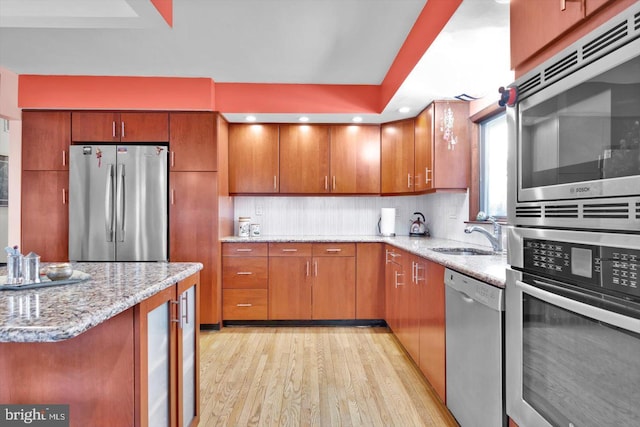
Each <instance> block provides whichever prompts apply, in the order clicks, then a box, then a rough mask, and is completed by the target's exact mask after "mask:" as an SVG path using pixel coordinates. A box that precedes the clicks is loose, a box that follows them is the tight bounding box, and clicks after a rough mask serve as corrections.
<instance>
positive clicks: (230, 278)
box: [222, 243, 269, 320]
mask: <svg viewBox="0 0 640 427" xmlns="http://www.w3.org/2000/svg"><path fill="white" fill-rule="evenodd" d="M267 255H268V248H267V244H266V243H224V244H223V245H222V319H223V320H267V318H268V317H269V315H268V304H267V301H268V284H269V259H268V258H267Z"/></svg>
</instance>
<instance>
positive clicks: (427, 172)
mask: <svg viewBox="0 0 640 427" xmlns="http://www.w3.org/2000/svg"><path fill="white" fill-rule="evenodd" d="M430 173H431V169H429V168H425V169H424V177H425V180H424V183H425V184H428V183H430V182H431V178H429V174H430Z"/></svg>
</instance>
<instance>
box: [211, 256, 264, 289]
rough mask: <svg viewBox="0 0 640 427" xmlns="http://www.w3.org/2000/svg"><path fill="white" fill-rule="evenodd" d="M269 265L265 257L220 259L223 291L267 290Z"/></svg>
mask: <svg viewBox="0 0 640 427" xmlns="http://www.w3.org/2000/svg"><path fill="white" fill-rule="evenodd" d="M268 266H269V263H268V258H266V257H224V258H222V287H223V288H225V289H228V288H235V289H249V288H264V289H266V288H267V282H268V278H269V272H268V270H269V267H268Z"/></svg>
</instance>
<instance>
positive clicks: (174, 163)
mask: <svg viewBox="0 0 640 427" xmlns="http://www.w3.org/2000/svg"><path fill="white" fill-rule="evenodd" d="M171 167H172V168H175V167H176V152H175V151H172V152H171Z"/></svg>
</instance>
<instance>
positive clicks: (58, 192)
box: [21, 171, 69, 262]
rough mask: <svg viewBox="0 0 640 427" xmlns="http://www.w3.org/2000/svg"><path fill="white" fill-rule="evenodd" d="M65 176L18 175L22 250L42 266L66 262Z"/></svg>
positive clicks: (51, 173)
mask: <svg viewBox="0 0 640 427" xmlns="http://www.w3.org/2000/svg"><path fill="white" fill-rule="evenodd" d="M68 186H69V172H66V171H24V172H22V210H21V211H22V246H21V247H22V248H23V249H24V250H25V251H27V252H35V253H37V254H38V255H40V260H41V261H43V262H56V261H66V260H68V259H69V205H68V201H69V187H68Z"/></svg>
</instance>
